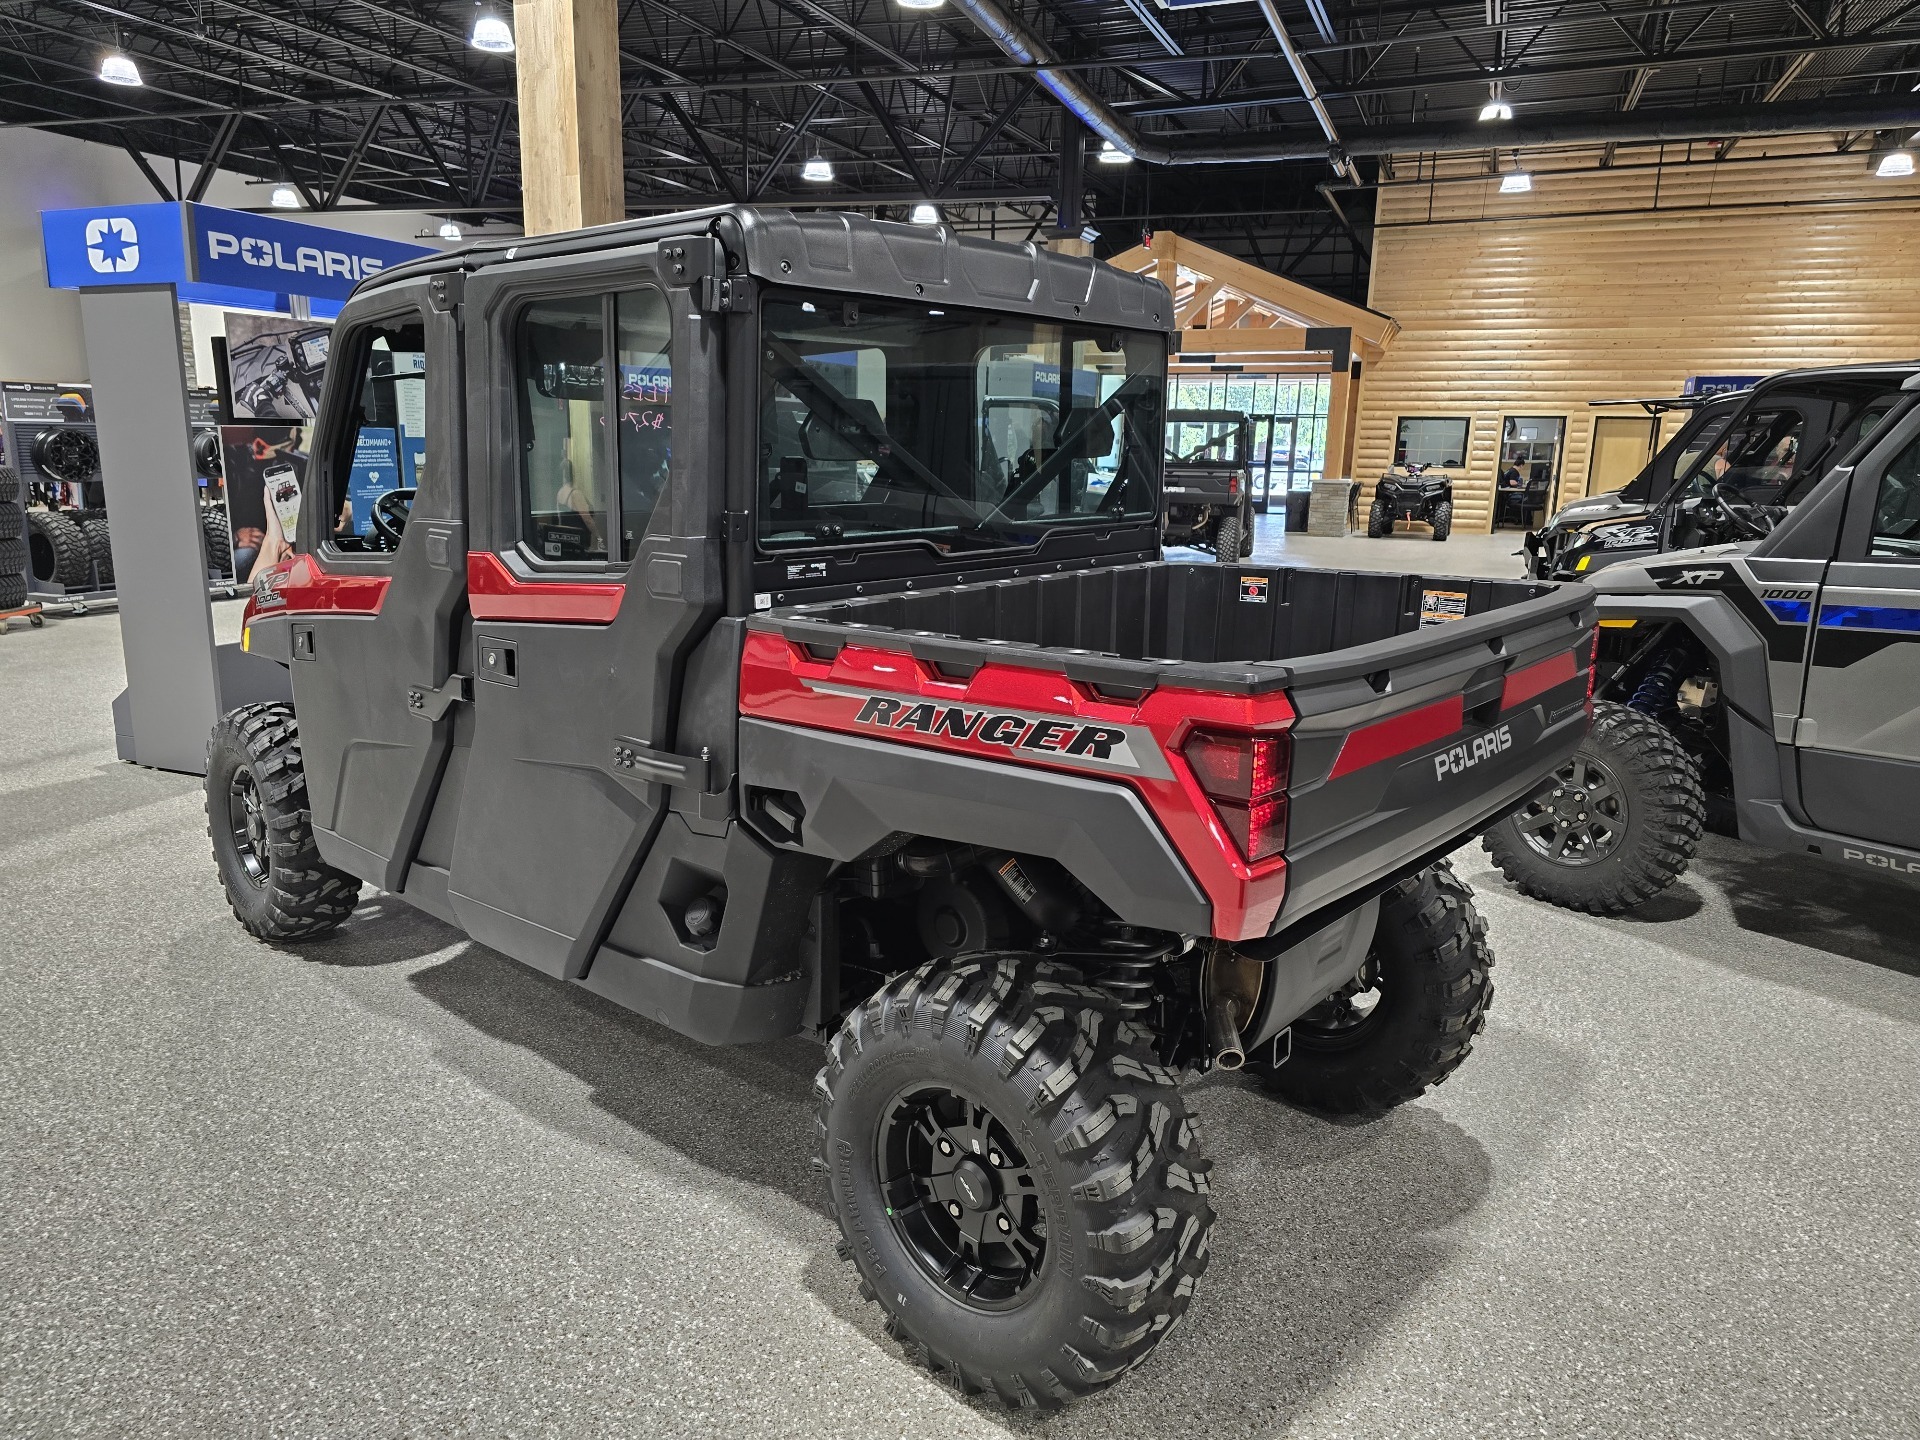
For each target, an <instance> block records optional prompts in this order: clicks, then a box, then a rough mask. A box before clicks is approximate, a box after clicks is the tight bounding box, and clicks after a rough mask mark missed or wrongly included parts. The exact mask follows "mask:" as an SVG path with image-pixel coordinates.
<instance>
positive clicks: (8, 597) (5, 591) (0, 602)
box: [0, 570, 27, 610]
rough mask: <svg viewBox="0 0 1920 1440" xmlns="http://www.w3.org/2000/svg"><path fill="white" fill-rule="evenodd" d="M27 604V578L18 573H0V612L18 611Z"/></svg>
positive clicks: (11, 571) (9, 571)
mask: <svg viewBox="0 0 1920 1440" xmlns="http://www.w3.org/2000/svg"><path fill="white" fill-rule="evenodd" d="M26 603H27V577H26V576H25V575H23V574H21V573H19V572H18V571H14V570H8V571H4V572H0V610H18V609H19V608H20V607H21V606H22V605H24V604H26Z"/></svg>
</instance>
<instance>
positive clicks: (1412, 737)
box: [1327, 695, 1467, 780]
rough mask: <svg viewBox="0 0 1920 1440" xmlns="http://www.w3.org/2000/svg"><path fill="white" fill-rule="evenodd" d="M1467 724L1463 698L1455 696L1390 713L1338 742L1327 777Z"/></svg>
mask: <svg viewBox="0 0 1920 1440" xmlns="http://www.w3.org/2000/svg"><path fill="white" fill-rule="evenodd" d="M1466 723H1467V720H1466V701H1465V700H1463V699H1462V698H1461V697H1460V696H1458V695H1449V696H1447V698H1446V699H1444V700H1436V701H1434V702H1433V704H1431V705H1422V706H1421V707H1420V708H1419V709H1418V710H1409V711H1407V713H1406V714H1404V715H1389V716H1388V717H1387V718H1386V719H1385V720H1377V721H1375V722H1374V723H1373V724H1371V725H1362V726H1361V727H1360V728H1359V729H1358V730H1355V731H1354V732H1353V733H1352V734H1351V735H1349V736H1347V738H1346V739H1345V740H1344V741H1342V742H1341V745H1340V755H1339V758H1338V759H1336V760H1335V761H1334V762H1333V773H1332V774H1331V775H1329V776H1328V777H1327V778H1328V779H1329V780H1338V779H1339V778H1340V777H1341V776H1342V775H1351V774H1352V773H1353V772H1354V771H1356V770H1364V769H1366V767H1367V766H1369V765H1377V764H1379V763H1380V762H1381V761H1382V760H1391V759H1392V758H1393V757H1394V756H1396V755H1404V754H1406V753H1407V752H1408V751H1409V750H1418V749H1419V748H1420V747H1421V746H1422V745H1431V744H1432V743H1433V742H1434V741H1436V740H1444V739H1446V738H1447V736H1449V735H1455V734H1458V733H1459V731H1460V727H1461V726H1463V725H1465V724H1466Z"/></svg>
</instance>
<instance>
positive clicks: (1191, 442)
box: [1167, 410, 1247, 466]
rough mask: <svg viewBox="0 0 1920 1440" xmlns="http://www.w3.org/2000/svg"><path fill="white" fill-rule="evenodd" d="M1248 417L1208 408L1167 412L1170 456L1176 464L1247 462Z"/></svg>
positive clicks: (1168, 455)
mask: <svg viewBox="0 0 1920 1440" xmlns="http://www.w3.org/2000/svg"><path fill="white" fill-rule="evenodd" d="M1246 428H1247V426H1246V421H1245V419H1244V418H1243V417H1241V416H1239V415H1213V414H1208V413H1206V412H1204V411H1194V410H1171V411H1169V412H1168V413H1167V460H1168V462H1169V463H1170V464H1174V465H1232V466H1239V465H1244V464H1246V462H1247V449H1246V444H1245V431H1246Z"/></svg>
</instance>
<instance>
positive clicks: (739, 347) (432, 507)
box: [207, 208, 1593, 1406]
mask: <svg viewBox="0 0 1920 1440" xmlns="http://www.w3.org/2000/svg"><path fill="white" fill-rule="evenodd" d="M1173 323H1174V309H1173V305H1172V302H1171V298H1170V296H1169V295H1168V293H1167V291H1166V290H1165V288H1164V287H1163V286H1161V285H1160V283H1159V282H1158V281H1156V280H1151V279H1145V278H1142V277H1139V276H1135V275H1131V274H1127V273H1124V272H1122V271H1118V270H1114V269H1112V268H1111V267H1108V266H1105V265H1101V264H1097V263H1095V262H1093V261H1090V260H1084V259H1076V258H1070V257H1065V256H1058V255H1054V254H1051V253H1049V252H1047V251H1044V250H1041V249H1039V248H1038V247H1035V246H1011V245H1000V244H993V243H990V242H986V241H980V240H971V239H964V238H961V237H959V236H956V235H954V234H953V233H952V232H950V231H948V230H946V229H944V228H940V227H931V228H929V227H922V226H908V225H888V224H882V223H877V222H873V221H869V220H865V219H862V218H858V217H853V216H843V215H834V214H819V213H816V214H808V215H796V214H792V213H788V212H783V211H758V210H754V209H750V208H727V209H722V210H713V211H703V212H696V213H693V214H688V215H679V216H667V217H660V218H656V219H650V220H646V221H641V222H633V223H629V224H622V225H613V226H606V227H601V228H599V229H596V230H590V231H584V232H580V233H577V234H568V235H555V236H546V237H541V238H538V239H524V240H515V241H511V242H506V243H500V244H491V245H484V246H477V247H473V248H470V249H468V250H465V251H461V252H457V253H455V254H451V255H447V256H439V257H434V258H433V259H430V260H425V261H422V262H419V263H417V264H414V265H410V266H406V267H401V268H399V269H396V270H394V271H391V272H388V273H386V274H384V275H382V276H381V277H379V278H378V279H377V280H375V281H371V282H369V283H368V284H367V285H365V286H363V287H362V289H361V290H360V291H359V292H358V293H357V294H356V295H355V297H354V298H353V299H352V300H351V301H350V302H349V303H348V305H347V307H346V309H345V311H344V312H343V313H342V315H341V317H340V320H339V324H338V326H337V329H336V331H335V336H334V341H333V346H332V350H333V358H332V361H331V364H330V367H329V370H328V373H327V377H326V382H325V390H324V395H323V399H322V404H321V413H320V415H319V417H318V420H317V422H316V426H315V438H314V446H313V452H312V458H311V462H310V465H309V467H308V471H307V475H308V493H307V494H306V495H305V496H304V497H303V499H302V504H301V507H300V510H299V519H298V520H297V522H295V523H294V524H293V525H291V526H290V527H289V528H290V529H292V530H293V531H294V533H293V535H292V536H291V538H292V540H293V544H294V550H295V554H294V556H293V557H292V558H291V559H290V560H288V561H287V562H285V563H283V564H281V565H278V566H275V567H273V568H271V569H270V570H268V571H266V572H264V573H263V574H262V576H261V578H260V579H259V581H258V582H257V583H256V585H255V588H254V594H253V598H252V600H251V602H250V604H249V606H248V610H247V615H246V618H245V630H244V642H245V644H246V646H247V648H248V649H249V650H250V651H251V652H252V653H254V654H256V655H264V656H268V657H271V658H272V659H274V660H277V661H278V662H279V663H280V664H282V665H283V666H285V667H286V669H287V671H288V673H289V679H290V698H289V699H288V700H286V701H283V702H279V703H270V704H262V705H255V706H248V707H244V708H242V709H239V710H236V711H234V712H232V713H231V714H229V715H227V716H225V717H224V718H223V719H222V721H221V722H220V725H219V726H218V728H217V729H216V731H215V734H214V736H213V740H212V744H211V749H210V752H209V770H208V778H207V805H208V815H209V821H210V829H211V833H212V838H213V848H214V853H215V857H216V859H217V861H218V863H219V865H220V868H221V873H222V877H223V879H224V881H225V885H226V889H227V892H228V895H229V897H230V899H231V901H232V903H233V906H234V909H235V913H236V914H237V915H238V916H239V918H240V920H241V922H242V923H243V924H244V925H246V926H247V927H248V928H249V929H250V930H252V931H253V932H254V933H255V934H257V935H260V936H262V937H265V938H268V939H271V940H276V941H286V940H299V939H307V938H311V937H314V936H317V935H320V934H324V933H326V932H327V931H329V930H332V929H334V928H335V927H337V926H338V925H340V923H341V922H342V921H343V920H345V919H346V918H347V917H348V916H349V915H350V914H351V913H352V912H353V910H354V907H355V904H356V902H357V899H358V897H359V895H360V893H361V890H362V887H364V886H368V885H371V886H373V887H375V888H378V889H380V890H383V891H386V892H388V893H389V894H391V895H393V896H396V897H398V898H399V899H401V900H403V901H405V902H406V903H408V904H410V905H413V906H416V907H418V908H420V909H422V910H424V911H426V912H428V913H430V914H433V915H436V916H438V917H440V918H441V919H443V920H445V921H447V922H448V923H450V924H452V925H454V926H457V927H458V928H459V929H460V930H462V931H463V932H465V933H466V934H468V935H470V936H472V937H474V938H475V939H477V940H479V941H481V942H483V943H485V944H487V945H489V946H491V947H493V948H494V949H496V950H498V951H500V952H501V953H503V954H506V955H508V956H511V957H513V958H514V959H516V960H518V961H520V962H521V963H523V964H526V965H528V966H531V967H533V968H535V969H537V970H540V971H541V972H543V973H545V974H547V975H549V976H552V977H553V978H554V979H555V980H557V981H559V982H562V983H565V984H568V985H577V986H579V987H581V988H582V989H585V990H588V991H591V992H593V993H594V994H596V995H598V996H601V997H603V998H604V999H606V1000H608V1001H610V1002H612V1003H614V1004H617V1005H621V1006H624V1007H626V1008H628V1009H630V1010H632V1011H634V1012H636V1013H638V1014H640V1015H644V1016H646V1017H648V1018H649V1019H651V1020H654V1021H656V1022H658V1023H661V1024H664V1025H667V1026H670V1027H672V1028H674V1029H675V1030H677V1031H680V1032H682V1033H684V1034H686V1035H689V1036H691V1037H693V1038H695V1039H697V1040H701V1041H705V1042H709V1043H741V1042H753V1041H767V1040H774V1039H778V1038H782V1037H787V1036H792V1035H795V1034H808V1035H812V1036H815V1037H817V1038H819V1039H820V1040H821V1041H822V1042H823V1043H824V1044H825V1046H826V1063H825V1065H824V1068H823V1069H822V1071H821V1074H820V1077H819V1080H818V1083H817V1086H816V1102H817V1103H816V1111H815V1121H814V1126H813V1130H812V1134H811V1137H810V1139H811V1143H812V1144H813V1146H814V1151H815V1158H816V1161H817V1163H818V1164H819V1166H820V1169H821V1172H822V1175H823V1178H824V1180H825V1182H826V1185H827V1193H828V1197H829V1201H830V1204H831V1207H832V1209H833V1213H834V1215H835V1217H836V1220H837V1221H838V1223H839V1225H840V1227H841V1229H842V1232H843V1236H844V1245H843V1249H842V1254H843V1256H845V1257H846V1258H847V1259H848V1260H850V1261H851V1262H852V1263H853V1264H854V1265H856V1266H857V1267H858V1269H859V1272H860V1276H861V1281H862V1284H863V1286H864V1287H865V1289H866V1292H867V1293H868V1294H869V1295H870V1296H871V1297H872V1298H873V1299H874V1300H875V1301H876V1302H877V1303H879V1304H880V1305H881V1306H882V1307H883V1308H884V1309H885V1310H886V1311H887V1314H888V1317H889V1322H888V1323H889V1329H890V1331H891V1332H892V1333H894V1334H895V1335H897V1336H898V1337H899V1338H901V1339H902V1340H903V1341H905V1342H907V1343H908V1344H909V1345H910V1346H911V1347H912V1348H913V1350H914V1353H916V1354H919V1355H921V1356H922V1357H924V1358H928V1359H929V1361H930V1363H934V1364H936V1365H938V1366H940V1367H942V1368H945V1369H948V1370H950V1371H952V1372H954V1373H956V1374H958V1375H959V1376H960V1377H961V1378H962V1380H963V1381H964V1382H965V1383H967V1384H968V1385H970V1386H972V1387H975V1388H981V1389H987V1390H989V1391H991V1392H992V1393H993V1394H994V1395H996V1396H997V1397H999V1398H1000V1399H1001V1400H1003V1401H1005V1402H1006V1403H1008V1404H1011V1405H1021V1406H1048V1405H1055V1404H1058V1403H1061V1402H1062V1401H1065V1400H1068V1399H1071V1398H1072V1397H1074V1396H1077V1395H1083V1394H1087V1393H1089V1392H1091V1391H1093V1390H1097V1389H1099V1388H1100V1387H1102V1386H1104V1385H1106V1384H1108V1383H1110V1382H1112V1381H1113V1380H1115V1379H1116V1378H1118V1377H1119V1376H1120V1375H1121V1374H1122V1373H1124V1372H1125V1371H1126V1370H1127V1369H1128V1368H1130V1367H1131V1366H1132V1365H1134V1364H1135V1363H1137V1362H1139V1361H1140V1360H1141V1359H1143V1358H1144V1357H1145V1356H1146V1355H1147V1353H1148V1352H1149V1351H1150V1350H1151V1349H1152V1348H1153V1346H1154V1345H1155V1344H1156V1343H1157V1342H1158V1340H1159V1338H1160V1337H1161V1336H1162V1335H1164V1334H1165V1333H1166V1331H1167V1329H1168V1328H1169V1327H1170V1326H1171V1325H1172V1324H1173V1323H1174V1321H1175V1320H1177V1319H1178V1318H1179V1316H1180V1315H1181V1314H1182V1313H1183V1312H1184V1310H1185V1309H1186V1307H1187V1305H1188V1304H1189V1302H1190V1299H1191V1296H1192V1294H1193V1290H1194V1285H1195V1283H1196V1281H1197V1279H1198V1277H1199V1275H1200V1273H1201V1272H1202V1270H1203V1269H1204V1268H1205V1265H1206V1261H1207V1255H1208V1249H1207V1247H1208V1234H1209V1229H1210V1227H1211V1224H1212V1220H1213V1212H1212V1208H1211V1204H1210V1201H1209V1198H1208V1196H1209V1191H1210V1184H1209V1169H1208V1165H1207V1162H1206V1161H1205V1160H1204V1159H1203V1158H1202V1153H1201V1149H1200V1146H1199V1142H1198V1139H1197V1136H1196V1133H1195V1128H1194V1125H1193V1123H1192V1120H1191V1118H1190V1116H1189V1115H1188V1112H1187V1109H1186V1106H1185V1103H1184V1101H1183V1099H1182V1096H1181V1091H1180V1088H1179V1085H1180V1081H1181V1080H1182V1078H1183V1077H1184V1076H1187V1075H1190V1074H1193V1073H1197V1072H1199V1071H1202V1070H1205V1069H1208V1068H1215V1067H1218V1068H1236V1067H1239V1066H1242V1065H1244V1066H1246V1067H1248V1068H1249V1069H1250V1070H1252V1071H1253V1072H1254V1073H1255V1074H1256V1075H1257V1076H1258V1077H1259V1079H1260V1082H1261V1084H1262V1086H1263V1088H1264V1089H1265V1090H1266V1091H1267V1092H1268V1093H1271V1094H1273V1095H1275V1096H1277V1097H1279V1098H1282V1099H1285V1100H1288V1101H1290V1102H1292V1103H1296V1104H1303V1105H1310V1106H1313V1107H1315V1108H1317V1109H1320V1110H1324V1111H1329V1112H1337V1113H1343V1114H1350V1115H1357V1116H1367V1115H1375V1114H1378V1113H1380V1112H1382V1111H1384V1110H1385V1109H1387V1108H1389V1107H1391V1106H1393V1105H1396V1104H1398V1103H1400V1102H1402V1101H1404V1100H1407V1099H1409V1098H1411V1097H1413V1096H1415V1095H1418V1094H1420V1093H1422V1092H1423V1091H1424V1090H1425V1089H1426V1088H1427V1087H1428V1086H1430V1085H1432V1084H1435V1083H1438V1082H1439V1081H1440V1080H1442V1079H1444V1078H1445V1077H1446V1076H1447V1075H1448V1074H1450V1073H1451V1072H1452V1071H1453V1069H1454V1068H1455V1067H1456V1066H1458V1065H1459V1064H1460V1063H1461V1061H1462V1059H1463V1058H1464V1057H1465V1056H1466V1054H1467V1053H1468V1051H1469V1050H1470V1048H1471V1046H1472V1043H1473V1039H1474V1037H1475V1035H1476V1034H1477V1033H1478V1032H1479V1030H1480V1027H1481V1024H1482V1023H1483V1017H1484V1012H1485V1008H1486V1005H1487V1003H1488V1000H1489V998H1490V996H1491V993H1492V989H1491V982H1490V977H1489V967H1490V966H1491V964H1492V956H1491V953H1490V951H1489V949H1488V945H1487V941H1486V935H1485V926H1484V925H1483V924H1482V923H1481V922H1480V921H1479V920H1478V919H1477V917H1476V916H1475V914H1474V912H1473V908H1472V904H1471V897H1470V895H1469V893H1468V891H1467V889H1466V887H1465V886H1464V885H1462V884H1461V883H1460V882H1459V881H1458V880H1457V879H1455V878H1454V877H1453V875H1452V874H1451V872H1450V871H1449V870H1448V869H1447V868H1446V865H1445V863H1444V860H1443V857H1444V856H1445V855H1446V854H1447V852H1448V851H1449V850H1450V849H1452V848H1453V847H1455V846H1457V845H1458V844H1459V843H1460V842H1461V841H1462V840H1463V839H1465V838H1467V837H1468V836H1470V835H1472V834H1474V833H1477V831H1478V830H1479V829H1481V828H1482V827H1483V826H1485V825H1486V824H1487V823H1488V822H1489V821H1490V820H1491V819H1493V818H1494V817H1495V816H1497V815H1498V814H1500V813H1502V812H1503V811H1504V810H1505V809H1507V808H1510V807H1511V806H1513V805H1514V804H1516V803H1518V802H1519V801H1520V800H1522V799H1523V798H1524V797H1525V796H1526V795H1527V794H1529V793H1531V791H1532V790H1533V789H1534V788H1535V787H1536V785H1537V784H1538V782H1539V781H1540V779H1541V777H1542V776H1544V775H1546V774H1547V773H1549V772H1551V770H1552V769H1553V768H1554V767H1555V766H1557V765H1559V764H1561V763H1562V762H1564V761H1565V760H1566V759H1567V757H1569V756H1570V755H1571V754H1572V753H1573V750H1574V747H1575V746H1576V745H1577V743H1578V742H1579V739H1580V737H1581V735H1582V734H1583V733H1584V730H1585V728H1586V724H1587V684H1588V679H1589V657H1590V655H1591V651H1592V634H1593V632H1592V611H1591V600H1590V596H1589V595H1588V594H1587V592H1586V591H1585V589H1584V587H1580V586H1563V585H1553V584H1539V583H1534V582H1530V581H1522V580H1514V581H1486V580H1456V579H1451V578H1448V577H1443V576H1384V575H1362V574H1353V573H1343V572H1337V571H1317V570H1300V569H1294V570H1276V569H1271V568H1266V567H1257V566H1255V567H1246V566H1240V565H1234V564H1225V565H1221V564H1198V565H1196V564H1171V563H1167V562H1166V561H1164V560H1163V559H1162V558H1161V556H1160V525H1161V492H1160V475H1161V459H1162V453H1163V452H1162V445H1163V441H1164V431H1165V428H1166V419H1167V417H1166V413H1165V395H1166V367H1167V352H1168V345H1169V336H1170V333H1171V330H1172V326H1173ZM376 446H377V447H378V448H380V449H382V450H383V451H384V452H387V453H395V454H397V455H398V456H399V457H400V459H401V460H402V462H403V465H402V467H401V472H400V476H399V483H398V484H395V483H393V482H394V478H395V477H394V476H393V475H392V472H391V470H388V469H387V468H386V467H381V469H382V471H383V474H382V475H380V476H375V475H373V474H371V473H370V471H371V469H372V467H369V466H366V465H364V464H361V463H358V460H357V457H359V456H362V455H364V454H365V453H366V452H367V450H369V449H371V448H375V447H376ZM367 923H369V924H377V923H378V921H377V919H376V920H372V921H369V922H367ZM353 935H354V928H352V927H350V928H349V929H348V930H347V931H346V932H344V934H343V936H342V940H341V942H340V943H347V944H351V943H352V937H353ZM808 1138H809V1137H805V1136H799V1137H782V1136H769V1135H766V1134H755V1135H752V1136H742V1137H741V1143H743V1144H757V1145H766V1144H781V1143H795V1144H799V1143H804V1142H805V1141H806V1140H807V1139H808Z"/></svg>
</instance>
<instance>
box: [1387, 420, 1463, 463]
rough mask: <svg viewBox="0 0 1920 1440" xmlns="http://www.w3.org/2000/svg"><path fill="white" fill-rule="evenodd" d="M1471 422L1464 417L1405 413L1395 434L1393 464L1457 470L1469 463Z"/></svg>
mask: <svg viewBox="0 0 1920 1440" xmlns="http://www.w3.org/2000/svg"><path fill="white" fill-rule="evenodd" d="M1470 425H1471V422H1470V421H1469V420H1467V419H1466V418H1465V417H1459V418H1454V417H1444V418H1443V417H1437V416H1430V415H1408V416H1403V417H1401V420H1400V427H1399V430H1398V433H1397V434H1396V435H1395V436H1394V441H1393V463H1394V464H1396V465H1438V466H1440V467H1442V468H1443V469H1453V470H1457V469H1459V468H1460V467H1461V466H1462V465H1464V464H1465V463H1466V459H1467V431H1468V429H1469V428H1470Z"/></svg>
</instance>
